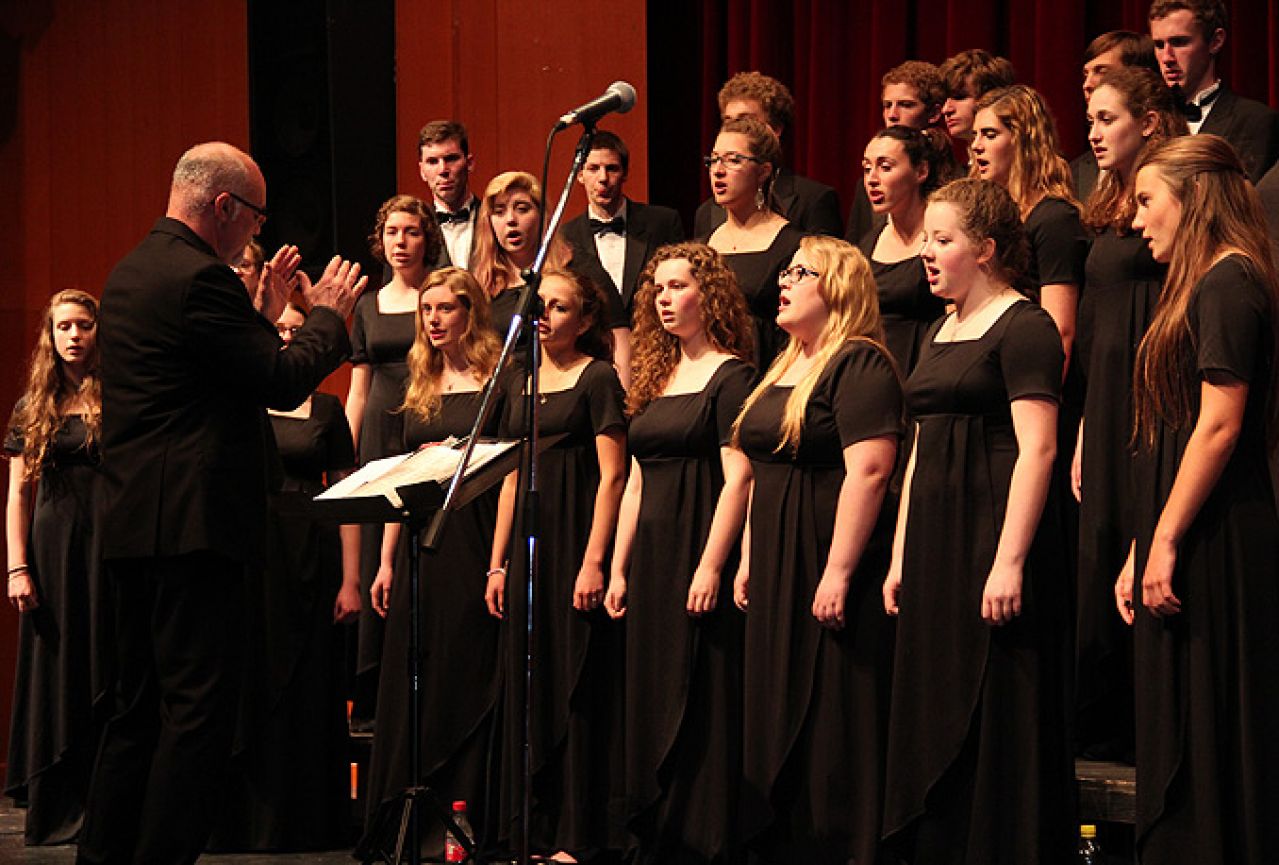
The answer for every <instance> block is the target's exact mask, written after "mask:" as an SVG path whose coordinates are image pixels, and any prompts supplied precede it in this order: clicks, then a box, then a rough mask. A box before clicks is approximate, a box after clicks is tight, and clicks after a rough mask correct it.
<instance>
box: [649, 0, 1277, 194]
mask: <svg viewBox="0 0 1279 865" xmlns="http://www.w3.org/2000/svg"><path fill="white" fill-rule="evenodd" d="M1149 6H1150V4H1149V2H1148V0H987V2H974V0H713V2H712V0H708V2H703V3H686V2H680V0H649V4H648V9H649V40H648V47H649V74H648V88H647V95H648V99H649V103H648V111H649V142H650V144H649V159H650V160H651V163H652V164H653V165H654V166H662V168H661V170H654V171H653V172H652V174H651V177H650V181H649V185H650V189H651V195H652V199H653V200H654V201H658V202H663V203H668V204H672V205H673V206H676V207H678V208H679V209H680V210H681V211H682V212H684V213H685V215H686V216H688V215H691V213H692V211H693V209H694V208H695V207H696V206H697V203H698V202H699V201H700V200H701V199H703V198H705V197H706V196H707V195H708V194H709V186H708V183H707V181H706V173H705V171H704V170H703V169H702V166H701V162H700V160H699V159H698V157H700V156H701V155H703V154H704V153H707V152H709V150H710V148H711V144H712V143H713V141H714V138H715V131H716V129H717V128H718V107H717V105H716V99H715V96H716V93H717V91H718V89H719V87H720V85H721V84H722V83H723V82H724V81H725V80H726V79H727V78H728V77H729V76H730V75H732V74H733V73H736V72H741V71H745V70H751V69H756V70H759V71H760V72H763V73H765V74H767V75H772V76H773V77H775V78H778V79H779V80H781V81H783V82H784V83H785V84H786V85H787V86H789V87H790V88H791V91H792V92H793V93H794V95H795V101H796V124H795V125H796V128H794V129H792V130H789V131H787V132H786V133H785V134H784V136H783V137H784V140H783V145H784V147H785V149H786V153H787V156H788V158H789V159H790V161H791V164H792V166H793V167H794V168H795V170H796V171H798V172H799V173H801V174H806V175H808V176H809V177H813V178H815V179H818V180H821V181H823V182H825V183H828V184H830V185H832V186H834V187H836V189H838V191H839V195H840V201H841V203H842V204H843V206H844V208H845V212H847V208H848V206H849V205H850V204H851V202H852V194H853V190H854V187H855V186H856V184H858V183H860V182H861V155H862V151H863V149H864V148H865V145H866V142H867V140H869V138H870V136H871V135H872V134H873V133H874V132H875V130H876V129H878V128H879V127H880V125H881V120H880V111H879V90H880V84H879V81H880V78H881V77H882V76H883V74H884V73H885V72H886V71H887V70H889V69H890V68H892V67H893V66H895V65H897V64H898V63H901V62H902V61H904V60H927V61H929V62H932V63H941V62H942V61H943V60H945V59H946V58H947V57H948V56H950V55H952V54H955V53H957V52H958V51H961V50H963V49H965V48H986V49H988V50H990V51H993V52H995V53H997V54H1001V55H1003V56H1005V57H1007V58H1009V59H1010V60H1011V61H1012V62H1013V65H1014V66H1015V67H1016V69H1017V74H1018V79H1019V80H1020V81H1022V82H1024V83H1027V84H1030V85H1032V86H1034V87H1036V88H1037V89H1039V90H1040V91H1041V92H1042V93H1043V94H1044V96H1045V97H1046V98H1047V100H1048V103H1049V104H1050V105H1051V106H1052V109H1053V111H1054V113H1055V115H1056V118H1057V123H1058V127H1059V129H1058V131H1059V133H1060V135H1061V139H1062V147H1063V149H1064V151H1065V152H1066V155H1067V156H1070V157H1073V156H1075V155H1076V154H1078V153H1079V152H1080V151H1081V150H1083V148H1084V146H1085V136H1086V130H1085V127H1084V106H1083V96H1082V94H1081V92H1080V89H1079V86H1080V83H1081V81H1082V73H1081V65H1082V63H1081V57H1082V55H1083V51H1084V48H1085V47H1086V46H1087V44H1088V42H1089V41H1091V39H1092V38H1093V37H1095V36H1097V35H1098V34H1100V33H1103V32H1105V31H1107V30H1118V29H1127V30H1135V31H1137V32H1145V31H1146V29H1147V26H1148V25H1147V20H1146V13H1147V11H1148V9H1149ZM1227 6H1228V8H1229V11H1230V16H1231V26H1230V31H1229V37H1228V39H1227V41H1226V46H1225V49H1224V61H1223V62H1219V63H1218V71H1219V72H1220V73H1221V75H1222V77H1223V79H1224V80H1225V81H1226V82H1227V83H1228V84H1229V85H1230V86H1231V87H1232V88H1234V89H1235V90H1236V91H1238V92H1240V93H1242V94H1243V95H1245V96H1250V97H1252V98H1254V99H1260V100H1262V101H1267V102H1269V103H1270V105H1272V106H1276V105H1279V0H1227ZM694 142H699V143H700V148H701V149H700V150H698V151H697V152H693V149H692V145H693V143H694Z"/></svg>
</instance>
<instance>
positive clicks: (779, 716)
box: [734, 237, 902, 865]
mask: <svg viewBox="0 0 1279 865" xmlns="http://www.w3.org/2000/svg"><path fill="white" fill-rule="evenodd" d="M777 322H778V324H779V325H780V326H781V327H782V328H783V329H785V330H786V332H787V333H788V334H789V335H790V342H789V344H788V345H787V346H786V348H785V350H784V351H783V352H782V353H781V354H780V355H779V356H778V358H777V360H776V361H775V362H774V363H773V366H772V367H771V368H770V369H769V371H768V373H767V374H766V375H765V376H764V379H763V381H761V382H760V384H759V386H758V387H756V388H755V390H754V392H753V393H752V394H751V395H750V397H749V398H748V399H747V400H746V404H745V406H744V407H743V409H742V413H741V415H740V416H739V419H738V421H737V435H736V438H737V441H738V443H739V445H740V447H741V448H742V450H743V451H744V452H745V454H746V455H747V456H748V457H750V460H751V468H752V471H753V474H754V483H753V485H752V491H751V505H750V521H749V523H748V525H747V531H746V540H745V541H744V544H745V546H746V547H747V549H748V550H749V555H747V556H743V558H742V564H741V566H740V568H739V570H738V574H737V577H736V580H735V584H734V596H735V599H736V601H737V604H738V606H740V607H741V608H742V609H744V610H746V611H747V614H746V664H745V668H746V669H745V673H746V684H745V699H746V722H745V726H744V729H743V761H742V775H743V778H742V793H741V813H740V815H739V821H738V822H739V825H740V826H741V830H742V831H743V833H744V836H745V837H744V840H745V843H746V845H747V847H748V848H749V849H750V850H752V851H753V852H754V853H755V855H756V856H757V858H758V860H759V861H761V862H766V863H798V862H804V863H831V865H834V863H840V865H843V863H847V862H853V861H855V862H857V863H859V865H861V863H866V865H873V863H875V862H877V861H879V858H878V857H879V850H880V844H879V828H880V821H881V817H882V813H883V812H882V808H881V803H882V799H881V793H882V790H883V778H884V775H883V769H884V748H885V740H886V738H887V736H886V734H887V729H886V727H887V719H888V695H889V690H888V687H889V682H890V679H891V669H892V651H893V649H892V626H891V625H892V623H891V621H890V620H889V619H888V617H886V616H885V615H884V611H883V610H882V609H881V608H880V593H879V589H880V586H881V584H882V582H883V578H884V573H885V571H886V570H887V568H888V557H889V550H890V547H891V544H890V541H891V537H892V526H893V513H892V512H893V507H892V506H891V505H889V506H888V507H884V502H885V494H886V491H887V489H888V486H889V481H890V479H891V477H892V474H893V466H894V464H895V462H896V457H897V445H898V440H899V439H900V437H901V433H902V392H901V383H900V380H899V378H898V374H897V371H896V369H895V368H894V364H893V361H892V358H891V356H890V355H889V354H888V351H887V349H885V348H884V346H883V344H882V342H881V341H880V338H881V333H882V331H881V328H880V324H879V310H878V303H877V298H876V292H875V281H874V279H873V278H872V277H871V273H870V267H869V265H868V264H867V263H866V259H865V258H864V257H863V256H862V254H861V253H860V252H858V251H857V249H856V248H855V247H853V246H851V245H850V244H848V243H846V242H844V241H842V240H836V239H834V238H827V237H806V238H804V240H803V241H802V242H801V243H800V248H799V250H798V251H797V252H796V253H795V256H794V258H793V259H792V260H791V264H790V266H789V267H788V268H787V269H786V270H784V271H783V272H782V276H781V299H780V308H779V310H778V313H777Z"/></svg>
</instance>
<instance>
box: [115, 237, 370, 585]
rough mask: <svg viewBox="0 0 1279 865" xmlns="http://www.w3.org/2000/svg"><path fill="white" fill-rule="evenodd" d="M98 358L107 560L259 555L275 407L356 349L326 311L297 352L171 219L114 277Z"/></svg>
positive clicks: (300, 395)
mask: <svg viewBox="0 0 1279 865" xmlns="http://www.w3.org/2000/svg"><path fill="white" fill-rule="evenodd" d="M99 320H100V323H101V327H100V329H99V331H100V332H99V337H98V346H99V351H100V354H101V361H102V463H103V475H104V484H105V486H104V504H103V507H104V512H103V515H102V516H103V520H104V530H103V538H104V547H105V557H106V558H110V559H118V558H152V557H158V556H175V555H182V554H185V553H191V552H201V551H212V552H215V553H219V554H221V555H224V556H226V557H228V558H230V559H232V560H235V561H240V562H253V561H255V560H257V559H258V558H259V557H260V554H261V549H262V546H263V540H264V537H265V528H264V526H265V523H264V520H265V516H266V494H267V465H268V454H267V442H268V441H269V439H268V432H269V428H270V427H269V424H268V421H267V417H266V411H265V409H266V408H267V407H271V408H280V409H287V408H293V407H296V406H297V405H298V404H299V403H301V402H302V400H304V399H306V397H307V395H308V394H310V393H311V391H313V390H314V389H315V387H316V386H317V385H318V384H319V383H320V382H321V381H322V380H323V379H324V377H325V376H326V375H328V374H329V373H330V372H332V371H333V370H334V369H336V368H337V367H338V365H339V364H340V363H341V362H342V360H343V359H344V358H345V357H346V356H347V355H348V354H349V353H350V350H351V345H350V342H349V341H348V339H347V335H346V326H345V323H344V322H343V321H342V319H341V317H340V316H339V315H338V314H337V313H336V312H335V311H334V310H332V309H329V308H327V307H317V308H316V309H315V310H313V311H312V312H311V315H310V316H309V317H308V318H307V321H306V324H305V325H303V327H302V329H301V330H300V331H298V333H297V336H296V337H295V339H294V341H293V344H292V345H291V346H290V347H289V350H288V351H280V346H281V342H280V338H279V336H278V335H277V334H276V332H275V328H274V326H273V325H272V324H271V322H269V321H267V320H266V319H265V318H263V317H262V316H261V315H259V314H258V313H257V312H256V311H255V310H254V309H253V306H252V304H251V303H250V302H249V296H248V293H247V292H246V291H245V290H244V284H243V283H241V282H240V280H239V278H237V277H236V275H235V274H234V273H233V272H232V271H231V269H230V268H229V267H227V266H226V265H225V264H224V263H222V262H221V261H219V260H218V258H217V257H216V256H215V255H214V253H213V250H212V249H211V248H210V247H209V245H208V244H206V243H205V242H204V241H203V240H202V239H200V237H199V236H197V235H196V234H195V233H194V232H193V231H191V229H189V228H188V227H187V226H186V225H184V224H183V223H181V222H179V221H177V220H174V219H168V218H163V219H160V220H159V221H158V222H157V223H156V224H155V226H154V227H153V228H152V229H151V233H150V234H149V235H148V236H147V237H146V239H144V240H143V241H142V243H141V244H139V245H138V247H137V248H136V249H134V250H133V251H132V252H130V253H129V254H128V255H127V256H125V258H124V259H123V260H121V261H120V263H119V264H117V265H116V266H115V269H114V270H113V271H112V272H111V275H110V276H109V277H108V278H107V283H106V287H105V289H104V290H103V294H102V308H101V313H100V319H99Z"/></svg>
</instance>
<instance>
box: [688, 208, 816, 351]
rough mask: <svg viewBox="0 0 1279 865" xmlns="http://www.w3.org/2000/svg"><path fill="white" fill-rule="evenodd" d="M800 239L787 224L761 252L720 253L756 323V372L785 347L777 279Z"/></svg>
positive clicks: (795, 230)
mask: <svg viewBox="0 0 1279 865" xmlns="http://www.w3.org/2000/svg"><path fill="white" fill-rule="evenodd" d="M803 237H804V235H803V232H801V231H800V230H799V229H797V228H796V227H795V226H793V225H791V224H790V223H787V224H786V225H783V226H782V229H781V231H779V232H777V236H776V237H774V238H773V242H772V243H770V244H769V245H768V248H767V249H765V250H762V251H761V252H725V253H721V255H723V257H724V263H725V264H727V265H728V266H729V267H730V268H732V270H733V273H735V274H736V275H737V285H738V287H739V288H740V289H741V290H742V294H743V295H744V296H745V297H746V304H747V305H748V306H749V307H750V310H751V319H753V320H754V322H755V368H756V369H761V370H762V369H767V368H768V365H769V364H770V363H772V362H773V358H774V357H776V356H777V354H778V352H780V351H781V350H782V348H783V347H784V346H785V345H786V334H785V333H783V332H782V330H781V328H779V327H778V326H777V298H778V296H779V295H780V293H781V287H780V286H778V284H777V275H778V274H779V273H781V272H782V270H783V269H784V268H786V267H789V266H790V260H791V258H792V257H793V256H794V255H795V251H796V250H797V249H799V242H800V240H802V239H803ZM702 242H703V243H705V242H706V241H705V239H702Z"/></svg>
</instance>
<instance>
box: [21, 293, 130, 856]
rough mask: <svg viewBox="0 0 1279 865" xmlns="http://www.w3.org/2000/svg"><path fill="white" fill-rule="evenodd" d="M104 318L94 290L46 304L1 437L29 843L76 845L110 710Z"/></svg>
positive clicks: (60, 296)
mask: <svg viewBox="0 0 1279 865" xmlns="http://www.w3.org/2000/svg"><path fill="white" fill-rule="evenodd" d="M97 324H98V302H97V301H96V300H94V299H93V298H92V297H91V296H89V295H88V294H85V293H84V292H82V291H76V290H74V289H68V290H65V291H60V292H58V293H57V294H55V295H54V296H53V297H52V298H51V299H50V300H49V305H48V306H47V307H46V308H45V312H44V315H43V316H42V318H41V322H40V335H39V337H38V338H37V339H36V346H35V349H34V351H33V352H32V354H31V364H30V367H29V370H28V372H27V385H26V389H25V391H24V393H23V395H22V398H21V399H20V400H19V401H18V405H17V407H16V408H15V409H14V411H13V416H12V418H11V419H10V421H9V430H8V435H7V436H6V437H5V443H4V450H5V455H6V456H7V457H9V498H8V504H7V506H6V508H5V541H6V546H7V548H8V558H9V561H8V564H9V583H8V585H9V591H8V597H9V603H11V604H12V605H13V607H14V608H15V609H16V610H17V611H18V613H19V614H20V616H21V619H20V622H19V636H18V666H17V675H16V678H15V680H14V688H13V714H12V720H11V726H10V730H9V757H8V772H7V775H6V777H5V795H7V796H11V797H13V798H14V799H17V800H18V801H22V802H26V804H27V817H26V826H25V829H24V832H23V838H24V840H25V841H26V843H27V844H67V843H71V842H74V841H75V840H76V836H77V835H78V834H79V831H80V825H81V821H82V819H83V816H84V803H85V797H86V795H87V793H88V787H89V774H90V772H91V770H92V768H93V758H94V754H95V753H96V751H97V744H98V734H99V733H100V732H101V729H102V723H103V722H104V721H105V720H106V717H107V713H109V700H108V696H109V695H108V690H109V686H110V675H109V671H110V659H111V658H112V657H113V654H114V653H113V651H112V641H111V639H110V622H111V616H112V614H111V606H110V598H109V596H108V595H107V583H106V580H105V578H104V577H103V575H102V571H101V566H100V562H99V559H100V557H99V555H98V544H99V541H100V540H101V539H100V537H99V535H98V533H97V531H96V528H95V524H96V514H95V502H96V500H97V489H98V484H99V470H98V438H99V435H100V432H101V429H102V391H101V385H100V384H99V381H98V352H97Z"/></svg>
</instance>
